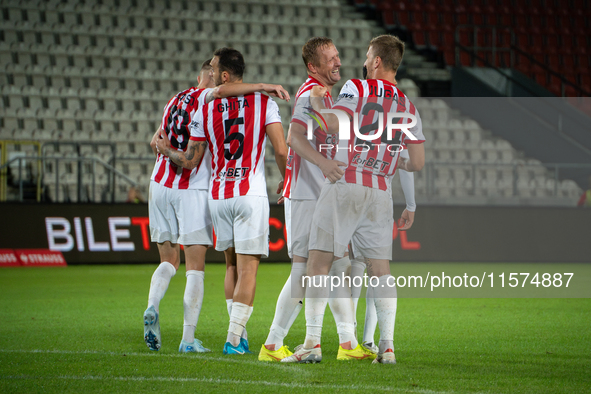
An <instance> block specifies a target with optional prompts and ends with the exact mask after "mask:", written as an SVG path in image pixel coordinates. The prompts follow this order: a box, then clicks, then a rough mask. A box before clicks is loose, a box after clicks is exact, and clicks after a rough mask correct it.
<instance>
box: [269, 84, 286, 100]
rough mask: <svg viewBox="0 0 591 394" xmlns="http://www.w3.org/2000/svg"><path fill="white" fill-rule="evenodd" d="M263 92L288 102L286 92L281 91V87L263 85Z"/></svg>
mask: <svg viewBox="0 0 591 394" xmlns="http://www.w3.org/2000/svg"><path fill="white" fill-rule="evenodd" d="M263 90H264V91H265V92H266V93H268V94H269V95H271V96H273V97H277V98H280V99H281V100H285V101H289V93H288V92H287V90H285V89H283V86H281V85H272V84H269V83H264V84H263Z"/></svg>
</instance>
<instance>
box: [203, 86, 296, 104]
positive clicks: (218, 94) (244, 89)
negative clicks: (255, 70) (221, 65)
mask: <svg viewBox="0 0 591 394" xmlns="http://www.w3.org/2000/svg"><path fill="white" fill-rule="evenodd" d="M255 92H265V93H268V94H269V95H271V96H273V97H278V98H280V99H282V100H285V101H289V93H288V92H287V90H285V89H283V86H281V85H272V84H268V83H225V84H223V85H220V86H217V87H215V88H214V89H212V90H210V91H209V92H208V93H207V95H206V96H205V101H206V102H207V103H209V102H210V101H213V100H215V99H219V98H226V97H235V96H244V95H245V94H249V93H255Z"/></svg>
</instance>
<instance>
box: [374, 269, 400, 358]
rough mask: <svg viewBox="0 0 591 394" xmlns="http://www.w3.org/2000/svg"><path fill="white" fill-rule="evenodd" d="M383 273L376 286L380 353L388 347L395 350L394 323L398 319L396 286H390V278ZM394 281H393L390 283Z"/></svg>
mask: <svg viewBox="0 0 591 394" xmlns="http://www.w3.org/2000/svg"><path fill="white" fill-rule="evenodd" d="M391 276H392V275H383V276H380V278H379V284H378V286H377V287H376V288H374V289H373V290H374V296H375V305H376V314H377V316H378V322H379V324H380V344H379V348H380V353H383V352H385V351H386V350H387V349H392V350H394V323H395V321H396V301H397V298H396V287H388V278H390V277H391ZM392 283H393V282H392V281H391V282H390V284H392Z"/></svg>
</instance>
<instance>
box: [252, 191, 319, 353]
mask: <svg viewBox="0 0 591 394" xmlns="http://www.w3.org/2000/svg"><path fill="white" fill-rule="evenodd" d="M315 205H316V201H315V200H293V201H292V200H290V199H285V225H286V227H287V231H286V232H287V235H288V240H287V242H288V245H289V246H290V247H289V248H288V249H289V252H290V257H292V256H293V257H292V266H291V273H290V276H289V277H288V278H287V281H286V282H285V285H284V286H283V288H282V289H281V293H280V294H279V297H278V298H277V305H276V307H275V315H274V317H273V323H272V324H271V329H270V330H269V335H268V336H267V340H266V341H265V343H264V345H263V347H261V351H260V353H259V360H261V361H279V360H281V359H283V358H285V357H286V356H289V355H291V352H290V351H289V350H288V349H287V347H284V345H283V340H284V339H285V337H286V336H287V333H288V332H289V329H290V328H291V326H292V324H293V322H294V321H295V319H296V318H297V315H298V314H299V312H300V310H301V309H302V306H303V302H302V301H303V298H304V295H305V287H304V286H303V283H302V278H303V277H304V275H305V274H306V262H307V260H308V237H309V234H310V226H311V225H312V215H313V213H314V207H315ZM292 217H293V221H292ZM291 253H293V255H292V254H291Z"/></svg>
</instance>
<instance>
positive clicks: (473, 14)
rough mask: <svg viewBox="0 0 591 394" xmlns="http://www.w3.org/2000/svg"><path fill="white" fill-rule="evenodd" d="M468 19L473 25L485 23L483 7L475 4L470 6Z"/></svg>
mask: <svg viewBox="0 0 591 394" xmlns="http://www.w3.org/2000/svg"><path fill="white" fill-rule="evenodd" d="M468 20H469V21H470V23H471V24H473V25H482V24H484V18H483V14H482V9H481V8H480V7H479V6H477V5H473V6H471V7H470V8H468Z"/></svg>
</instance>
